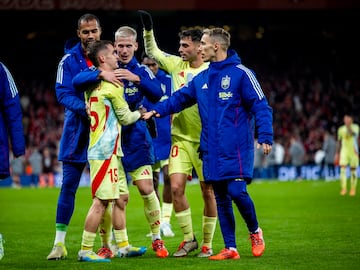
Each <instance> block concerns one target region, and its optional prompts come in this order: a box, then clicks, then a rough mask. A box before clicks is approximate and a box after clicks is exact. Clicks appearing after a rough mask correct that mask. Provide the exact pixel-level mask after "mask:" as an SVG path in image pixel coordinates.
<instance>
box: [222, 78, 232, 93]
mask: <svg viewBox="0 0 360 270" xmlns="http://www.w3.org/2000/svg"><path fill="white" fill-rule="evenodd" d="M229 87H230V77H229V76H228V75H226V76H225V77H223V78H222V79H221V88H222V89H224V90H226V89H228V88H229Z"/></svg>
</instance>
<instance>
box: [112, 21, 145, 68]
mask: <svg viewBox="0 0 360 270" xmlns="http://www.w3.org/2000/svg"><path fill="white" fill-rule="evenodd" d="M136 38H137V33H136V30H135V29H133V28H131V27H129V26H122V27H120V28H119V29H118V30H117V31H116V33H115V49H116V51H117V53H118V56H119V60H120V62H121V63H122V64H125V65H126V64H128V63H129V62H130V61H131V59H132V58H133V57H134V54H135V52H136V51H137V49H138V47H139V45H138V43H137V41H136Z"/></svg>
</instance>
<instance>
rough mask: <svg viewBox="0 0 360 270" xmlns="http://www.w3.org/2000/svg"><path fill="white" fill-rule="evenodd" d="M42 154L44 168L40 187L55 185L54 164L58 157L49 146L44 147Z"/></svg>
mask: <svg viewBox="0 0 360 270" xmlns="http://www.w3.org/2000/svg"><path fill="white" fill-rule="evenodd" d="M42 154H43V162H42V165H43V166H42V167H43V169H42V173H41V175H40V179H39V187H53V186H54V184H55V177H54V164H55V159H56V157H55V156H54V154H53V153H52V152H51V151H50V148H49V147H44V149H43V150H42Z"/></svg>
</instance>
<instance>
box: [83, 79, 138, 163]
mask: <svg viewBox="0 0 360 270" xmlns="http://www.w3.org/2000/svg"><path fill="white" fill-rule="evenodd" d="M85 100H87V102H88V103H89V106H90V141H89V147H88V159H89V160H105V159H109V158H110V157H111V155H112V154H116V155H118V156H123V152H122V148H121V125H129V124H132V123H134V122H136V120H138V119H139V118H140V112H139V111H134V112H132V111H130V109H129V106H128V104H127V102H126V100H125V98H124V88H123V87H118V88H117V87H115V86H114V85H113V84H111V83H109V82H106V81H101V83H100V84H99V85H97V86H96V87H95V88H94V89H92V90H88V91H86V92H85Z"/></svg>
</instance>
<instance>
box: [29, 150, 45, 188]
mask: <svg viewBox="0 0 360 270" xmlns="http://www.w3.org/2000/svg"><path fill="white" fill-rule="evenodd" d="M28 162H29V165H30V166H31V173H30V177H31V179H30V185H31V186H37V185H38V183H39V178H40V175H41V173H42V170H43V168H42V162H43V156H42V154H41V153H40V152H39V150H38V147H37V146H36V145H33V146H32V147H31V149H30V156H29V157H28Z"/></svg>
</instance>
